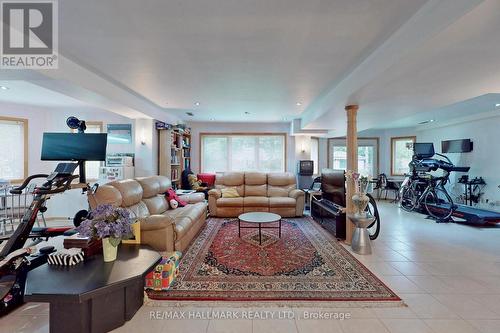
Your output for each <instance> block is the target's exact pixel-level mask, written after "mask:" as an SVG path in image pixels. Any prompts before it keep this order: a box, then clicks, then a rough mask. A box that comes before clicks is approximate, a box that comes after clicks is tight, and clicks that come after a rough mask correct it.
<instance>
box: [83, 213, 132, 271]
mask: <svg viewBox="0 0 500 333" xmlns="http://www.w3.org/2000/svg"><path fill="white" fill-rule="evenodd" d="M133 222H134V221H133V220H132V218H131V217H130V212H129V211H128V210H126V209H124V208H120V207H118V208H115V207H113V206H112V205H99V206H97V207H96V209H95V210H93V211H92V212H91V218H90V219H88V220H85V221H83V222H82V224H80V226H79V227H78V228H77V231H78V233H79V234H80V235H81V236H84V237H90V238H100V239H102V252H103V256H104V261H105V262H110V261H115V260H116V255H117V251H118V245H119V244H120V242H121V240H122V239H127V238H130V236H131V235H132V227H131V226H132V223H133Z"/></svg>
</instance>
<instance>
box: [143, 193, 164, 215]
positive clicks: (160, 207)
mask: <svg viewBox="0 0 500 333" xmlns="http://www.w3.org/2000/svg"><path fill="white" fill-rule="evenodd" d="M142 201H143V202H144V203H145V204H146V206H147V207H148V210H149V213H151V214H162V213H163V212H165V211H166V210H168V203H167V200H166V199H165V195H163V194H160V195H155V196H154V197H152V198H146V199H142Z"/></svg>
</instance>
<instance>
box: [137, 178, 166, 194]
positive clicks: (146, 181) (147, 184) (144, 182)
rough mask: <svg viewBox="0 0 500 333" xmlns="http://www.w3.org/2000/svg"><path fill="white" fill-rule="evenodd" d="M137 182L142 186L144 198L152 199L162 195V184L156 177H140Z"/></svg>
mask: <svg viewBox="0 0 500 333" xmlns="http://www.w3.org/2000/svg"><path fill="white" fill-rule="evenodd" d="M136 180H137V181H138V182H139V184H141V187H142V197H143V198H152V197H154V196H156V195H157V194H158V193H160V183H159V182H158V179H157V178H156V177H154V176H153V177H140V178H136Z"/></svg>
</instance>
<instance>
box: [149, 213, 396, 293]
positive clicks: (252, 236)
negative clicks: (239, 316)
mask: <svg viewBox="0 0 500 333" xmlns="http://www.w3.org/2000/svg"><path fill="white" fill-rule="evenodd" d="M243 225H244V224H243V223H242V226H243ZM179 269H180V275H179V277H178V278H177V280H176V281H175V282H174V283H173V285H172V288H171V289H170V290H167V291H148V296H149V298H150V299H156V300H200V301H201V300H204V301H207V300H218V301H287V300H288V301H292V300H293V301H299V300H300V301H368V302H382V301H383V302H385V301H394V302H399V301H401V300H400V298H399V297H398V296H397V295H396V294H395V293H394V292H392V291H391V290H390V289H389V288H388V287H387V286H385V285H384V284H383V283H382V282H381V281H380V280H379V279H378V278H377V277H376V276H375V275H373V273H371V272H370V271H369V270H368V269H367V268H366V267H365V266H363V265H362V264H361V263H360V262H359V261H358V260H356V259H355V258H354V257H353V256H352V255H351V254H350V253H349V252H348V251H347V250H346V249H344V248H343V247H342V245H341V244H340V243H339V242H338V241H337V240H336V239H335V238H334V237H332V236H331V235H330V234H328V233H327V232H326V231H325V230H323V229H322V228H321V227H320V226H319V225H317V224H316V223H315V222H314V221H313V220H312V219H310V218H294V219H289V218H287V219H283V220H282V237H281V238H278V230H277V229H276V230H274V229H267V230H265V231H263V234H262V244H261V245H259V235H258V230H257V229H241V238H239V237H238V221H237V219H220V218H212V219H209V220H208V222H207V227H206V228H205V229H204V230H203V231H202V232H201V233H200V235H199V236H198V238H197V239H196V240H195V241H194V242H193V244H192V245H191V247H190V248H189V250H188V251H187V252H186V253H185V254H184V256H183V258H182V259H181V262H180V266H179Z"/></svg>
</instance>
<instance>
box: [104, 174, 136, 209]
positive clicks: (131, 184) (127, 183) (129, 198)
mask: <svg viewBox="0 0 500 333" xmlns="http://www.w3.org/2000/svg"><path fill="white" fill-rule="evenodd" d="M108 185H111V186H113V187H114V188H116V189H117V190H118V191H120V194H121V196H122V204H121V205H122V207H129V206H132V205H135V204H138V203H139V202H140V201H141V199H142V194H143V191H142V186H141V184H139V182H138V181H136V180H133V179H125V180H119V181H115V182H111V183H109V184H108Z"/></svg>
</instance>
